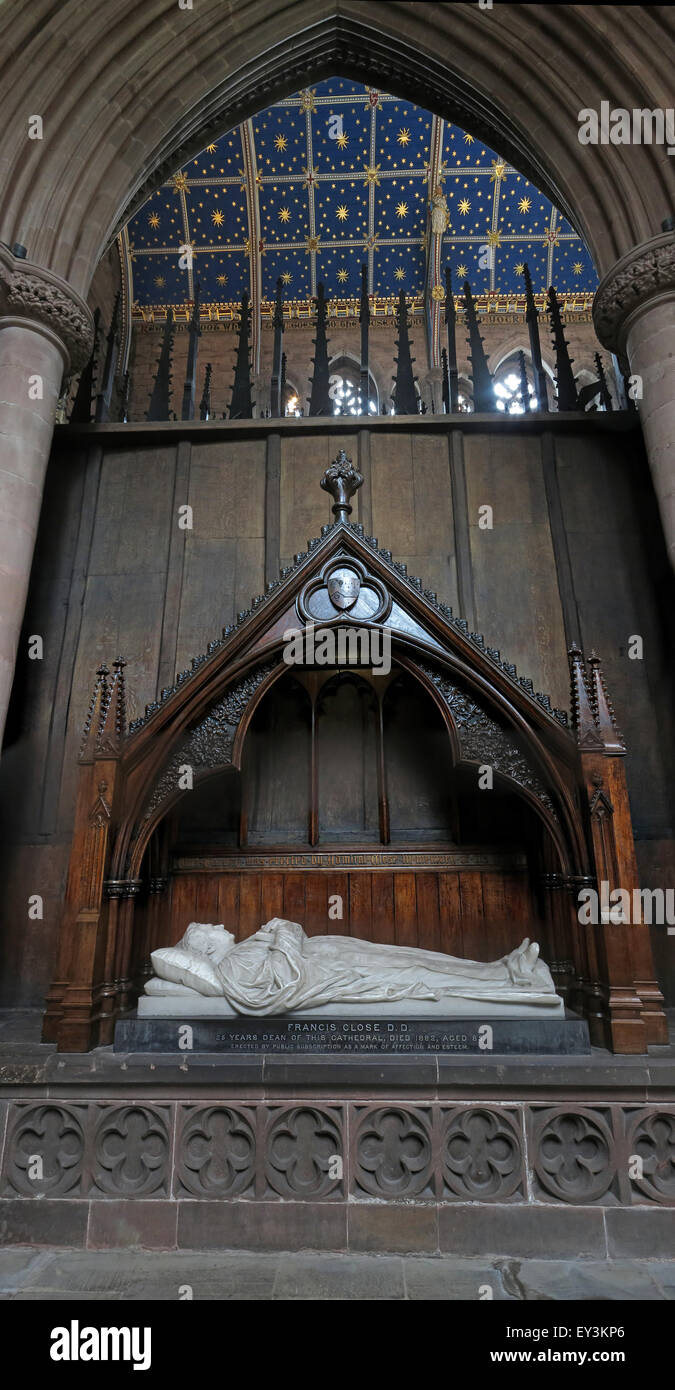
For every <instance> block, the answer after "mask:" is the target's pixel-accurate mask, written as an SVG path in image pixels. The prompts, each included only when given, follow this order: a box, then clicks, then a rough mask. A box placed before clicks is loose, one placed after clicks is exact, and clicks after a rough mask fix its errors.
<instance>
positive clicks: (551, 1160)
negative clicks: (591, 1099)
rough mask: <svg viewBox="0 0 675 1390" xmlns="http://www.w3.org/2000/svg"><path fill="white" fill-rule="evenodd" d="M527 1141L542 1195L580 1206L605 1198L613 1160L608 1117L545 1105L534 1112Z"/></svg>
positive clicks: (610, 1183)
mask: <svg viewBox="0 0 675 1390" xmlns="http://www.w3.org/2000/svg"><path fill="white" fill-rule="evenodd" d="M532 1139H533V1145H534V1169H535V1173H536V1176H537V1178H538V1181H539V1184H540V1186H541V1189H542V1190H543V1192H544V1193H548V1194H549V1195H550V1196H551V1197H554V1198H556V1199H557V1200H558V1201H562V1202H572V1203H581V1204H587V1203H589V1202H597V1201H598V1200H600V1199H602V1198H604V1197H605V1196H606V1195H609V1194H610V1189H611V1188H613V1186H615V1183H616V1176H617V1162H616V1153H615V1145H614V1138H613V1135H612V1131H611V1128H610V1123H609V1116H608V1115H604V1114H603V1113H602V1112H601V1111H599V1110H587V1109H579V1110H573V1109H570V1108H567V1107H564V1106H556V1107H554V1108H553V1109H548V1108H547V1107H546V1108H544V1109H543V1110H541V1111H537V1112H535V1114H534V1117H533V1131H532Z"/></svg>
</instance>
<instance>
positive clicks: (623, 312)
mask: <svg viewBox="0 0 675 1390" xmlns="http://www.w3.org/2000/svg"><path fill="white" fill-rule="evenodd" d="M668 291H672V292H673V293H675V234H673V233H672V232H667V233H665V234H664V235H663V236H658V237H654V238H653V239H652V240H651V241H648V242H645V243H644V244H643V245H642V246H637V247H635V249H634V250H633V251H630V252H629V253H628V255H627V256H624V257H623V258H622V260H620V261H618V262H617V264H616V265H615V266H614V268H613V269H612V270H610V272H609V275H606V276H605V279H604V280H603V281H602V283H601V284H600V286H599V287H598V291H597V294H596V296H595V301H594V304H593V322H594V324H595V331H596V333H597V335H598V338H599V339H600V342H601V343H602V344H603V347H606V348H611V349H612V350H613V351H616V350H617V348H618V349H622V347H623V344H622V342H621V330H622V328H623V325H624V324H625V321H626V319H627V318H628V316H629V314H631V313H632V312H633V310H634V309H637V307H638V305H640V304H643V303H646V302H647V301H648V300H650V299H652V298H655V297H656V296H657V295H659V294H664V293H666V292H668Z"/></svg>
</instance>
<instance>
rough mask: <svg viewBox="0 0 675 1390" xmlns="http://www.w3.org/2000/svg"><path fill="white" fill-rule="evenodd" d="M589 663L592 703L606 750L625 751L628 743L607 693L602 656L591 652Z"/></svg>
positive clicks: (617, 752) (616, 752) (611, 751)
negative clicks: (618, 724) (618, 725)
mask: <svg viewBox="0 0 675 1390" xmlns="http://www.w3.org/2000/svg"><path fill="white" fill-rule="evenodd" d="M588 664H589V666H590V668H591V691H590V694H591V703H592V706H593V713H594V715H595V719H596V723H597V727H598V733H599V735H600V738H601V739H602V742H603V744H604V748H605V752H606V753H615V754H619V753H625V751H626V744H625V741H624V738H623V735H622V734H621V733H620V731H619V729H618V728H617V724H616V718H615V715H614V708H613V705H612V702H611V700H610V698H609V695H608V693H607V686H606V685H605V677H604V675H603V673H602V666H601V664H600V657H599V656H596V654H595V652H591V654H590V656H589V658H588Z"/></svg>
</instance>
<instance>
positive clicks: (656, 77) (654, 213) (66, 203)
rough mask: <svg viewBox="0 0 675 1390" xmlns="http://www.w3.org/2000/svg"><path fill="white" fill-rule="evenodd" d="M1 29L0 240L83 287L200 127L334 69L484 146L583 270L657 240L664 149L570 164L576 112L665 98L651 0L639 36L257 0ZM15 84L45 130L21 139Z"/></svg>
mask: <svg viewBox="0 0 675 1390" xmlns="http://www.w3.org/2000/svg"><path fill="white" fill-rule="evenodd" d="M10 23H11V25H12V33H11V41H8V42H6V43H5V44H4V45H3V44H2V43H0V51H2V50H3V48H4V50H5V51H6V53H7V61H8V62H9V61H11V62H12V63H13V64H14V71H13V77H14V80H13V81H12V82H5V83H0V91H2V93H3V95H2V98H1V99H0V114H1V115H2V125H3V132H4V138H5V150H6V152H7V161H8V167H7V170H6V177H5V190H6V192H5V196H4V199H3V204H2V208H1V209H0V238H1V239H2V240H3V241H5V243H6V244H7V245H12V244H13V243H14V242H15V241H21V242H22V243H23V244H24V245H27V246H28V249H29V255H30V256H31V258H32V259H33V260H34V261H35V263H37V264H40V265H43V266H45V267H48V268H50V269H51V270H53V271H54V273H56V274H58V275H61V276H64V277H65V278H66V279H67V280H69V281H70V283H71V284H72V285H73V287H74V288H75V289H76V290H78V291H80V292H83V293H86V292H87V290H88V287H89V284H90V282H91V277H92V275H93V272H94V269H95V266H96V264H97V262H98V260H99V259H100V256H101V254H102V252H103V251H104V249H105V246H106V244H108V243H109V242H110V241H111V240H112V238H113V237H114V235H115V234H116V232H117V231H118V230H119V228H120V226H121V225H122V224H123V222H124V221H125V220H126V219H127V218H128V216H129V215H130V214H131V213H132V212H133V211H134V210H135V209H136V208H138V207H139V206H140V205H141V204H142V202H143V201H144V200H145V198H146V197H147V196H148V194H149V192H150V191H152V189H153V188H155V187H156V186H157V185H158V184H159V183H161V182H162V181H164V180H165V179H166V178H168V177H169V176H170V175H171V174H172V173H173V172H175V170H176V169H177V168H178V167H179V166H180V164H181V163H183V162H185V161H186V160H188V159H189V158H191V157H193V156H194V155H195V154H196V153H197V152H198V151H199V149H201V148H202V147H203V145H204V143H205V141H206V140H208V137H209V132H211V133H214V134H219V133H222V132H223V131H224V130H226V129H228V128H231V127H232V126H234V125H237V124H239V123H240V122H241V121H243V120H245V119H247V118H248V117H250V116H251V115H253V114H254V112H255V111H256V110H259V109H260V108H261V106H264V105H265V104H266V103H267V102H269V101H274V100H275V99H277V98H278V97H281V96H283V95H287V94H288V93H289V92H291V91H293V90H295V89H297V88H298V87H302V86H304V85H306V84H307V83H310V82H312V81H318V80H320V79H321V78H322V77H326V76H329V75H332V74H334V73H335V72H343V73H344V74H345V76H347V77H349V76H352V77H354V78H358V79H359V80H363V81H366V82H368V83H369V84H371V85H373V86H376V85H377V84H380V85H381V86H382V87H383V88H386V89H389V90H394V91H397V92H400V94H401V96H403V97H409V98H410V99H413V100H415V99H418V98H420V97H421V95H422V94H423V95H424V104H426V105H431V106H432V107H433V109H435V110H436V111H437V112H438V114H439V115H442V116H443V115H445V116H447V117H449V118H450V117H451V118H453V119H456V120H457V121H459V122H460V123H464V124H465V125H466V126H468V127H469V128H470V129H471V130H472V131H473V132H475V134H476V135H477V136H478V137H480V138H484V139H485V140H486V141H487V142H488V143H489V144H490V145H492V146H496V147H497V148H498V149H499V150H500V152H501V153H503V155H504V156H505V157H506V158H508V159H509V160H512V161H513V162H514V163H515V165H516V167H519V168H521V169H522V171H523V173H525V174H526V175H527V176H528V177H531V178H532V180H533V182H534V183H535V184H536V186H538V187H541V188H542V189H543V190H544V191H545V192H546V193H547V194H548V196H550V197H551V198H552V200H553V201H554V203H556V205H557V206H559V207H560V208H561V210H562V211H563V212H564V213H565V215H566V216H568V217H569V218H570V219H571V220H572V221H573V222H574V223H575V225H577V226H578V227H579V230H580V232H581V234H582V235H583V236H584V237H585V239H586V240H587V242H588V244H589V246H590V248H591V251H592V253H593V254H594V256H595V259H596V264H597V266H598V270H599V272H600V273H601V274H603V273H605V272H606V271H608V270H609V269H610V268H611V266H612V265H613V263H614V262H615V261H616V259H617V257H618V256H621V255H623V254H625V253H626V252H627V251H629V250H630V249H631V248H632V247H633V246H634V245H636V244H639V243H641V242H643V241H645V240H646V239H648V238H649V237H650V236H653V235H654V234H655V233H657V232H658V230H659V226H660V221H661V218H662V215H663V209H666V208H667V206H668V203H669V198H668V179H669V175H670V170H669V169H668V168H667V166H668V162H669V161H668V159H667V157H666V154H665V150H663V149H659V148H656V147H651V146H650V147H647V148H645V149H644V150H642V149H640V150H637V151H636V150H635V149H633V148H631V147H617V146H614V145H608V146H603V147H598V148H597V149H594V150H593V151H592V157H590V156H589V152H588V149H586V148H582V147H581V146H580V145H579V143H578V138H577V132H578V110H579V108H581V107H583V106H584V105H586V106H590V107H592V108H595V109H599V107H600V101H601V100H602V99H603V97H606V95H607V92H608V91H611V90H614V89H616V90H620V91H621V93H622V98H623V101H624V103H625V105H626V106H627V107H629V108H632V107H651V106H655V105H656V106H658V105H661V106H663V107H666V106H667V105H668V100H669V78H670V70H669V48H670V42H671V34H672V28H671V25H672V21H671V20H669V18H668V15H667V10H666V7H663V6H652V7H650V8H648V9H646V10H644V11H643V12H642V13H641V15H640V24H639V29H638V27H637V26H636V22H635V19H634V16H633V14H632V12H631V10H630V9H628V10H627V11H625V12H617V11H613V12H612V14H611V16H609V17H608V16H607V15H606V14H605V12H604V10H603V7H601V6H596V7H583V6H569V7H566V6H552V7H549V8H548V10H547V12H546V14H545V15H544V13H543V11H542V10H540V9H539V8H538V7H537V6H525V5H524V6H518V5H502V6H496V7H495V9H494V13H493V12H490V15H489V16H488V18H487V19H486V16H485V14H484V12H482V11H481V10H480V9H479V8H478V6H468V5H463V4H448V5H442V6H439V5H432V4H406V3H389V2H387V3H379V4H378V5H377V6H375V5H373V3H372V0H369V2H368V3H363V2H362V0H346V3H344V2H343V3H338V0H295V3H292V4H288V3H285V0H270V2H269V3H268V4H266V5H265V6H264V7H263V10H261V7H260V6H259V5H258V4H255V3H253V0H243V3H241V4H239V5H238V6H237V7H236V12H235V10H233V9H232V7H229V8H227V7H224V6H223V5H222V3H221V0H200V4H199V6H198V7H196V8H195V11H194V13H187V12H185V11H182V10H180V9H179V7H178V5H176V4H175V3H170V0H153V3H152V5H146V6H142V7H139V6H138V5H136V4H135V3H133V0H115V3H114V5H110V6H108V7H106V8H105V10H104V9H103V8H102V7H100V6H99V7H96V6H87V5H84V4H82V3H81V0H63V3H62V4H61V5H60V6H59V7H58V14H57V11H56V9H55V7H54V6H53V4H52V3H51V0H34V3H33V4H32V5H31V7H30V14H26V15H25V16H24V17H22V18H21V20H20V22H19V21H17V18H16V16H14V15H13V16H12V17H11V18H10V16H9V15H4V17H3V18H2V20H0V38H2V37H6V36H5V34H4V29H5V28H7V27H8V26H9V24H10ZM17 24H18V31H17ZM74 32H76V33H77V34H78V41H79V43H80V46H81V51H82V52H85V51H87V52H90V53H92V52H95V53H96V54H97V63H96V64H95V65H94V66H93V67H92V65H91V64H89V65H87V64H84V65H82V64H80V65H79V67H78V69H77V71H71V70H70V69H69V70H68V73H67V76H66V75H64V76H63V77H61V74H62V73H63V51H64V50H63V44H64V34H72V33H74ZM177 52H180V55H181V85H180V94H179V100H180V115H179V116H178V118H177V117H176V86H175V62H176V53H177ZM17 54H19V55H20V56H19V58H18V59H17V57H16V55H17ZM589 55H591V57H589ZM17 62H18V63H19V66H18V67H17V66H16V64H17ZM223 73H225V74H226V76H225V77H223ZM460 74H461V75H460ZM582 78H583V81H582ZM582 88H583V90H582ZM22 90H30V91H31V92H32V93H33V101H34V105H35V107H36V109H38V110H39V111H40V112H41V113H43V115H44V120H45V123H46V125H47V127H48V128H49V129H50V131H51V138H50V139H49V140H45V141H44V142H34V143H33V144H32V147H31V148H30V149H28V150H27V148H26V138H25V115H24V109H23V105H22V103H21V101H20V100H18V99H17V96H16V93H17V92H18V91H22ZM647 98H649V99H647ZM516 109H519V110H520V113H521V114H520V118H519V121H518V122H516V121H515V120H514V118H513V117H512V116H511V115H510V114H509V113H510V112H512V111H514V110H516ZM554 170H555V173H553V171H554ZM617 189H620V190H621V194H622V196H620V197H619V198H618V199H617V196H616V190H617Z"/></svg>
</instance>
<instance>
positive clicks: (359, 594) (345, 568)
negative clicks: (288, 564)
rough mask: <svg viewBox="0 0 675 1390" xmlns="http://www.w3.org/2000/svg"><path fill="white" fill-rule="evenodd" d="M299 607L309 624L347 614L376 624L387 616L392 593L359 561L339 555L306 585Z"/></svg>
mask: <svg viewBox="0 0 675 1390" xmlns="http://www.w3.org/2000/svg"><path fill="white" fill-rule="evenodd" d="M297 607H298V614H299V616H300V617H301V618H302V619H303V620H304V622H306V623H307V622H310V623H317V622H321V623H328V622H330V621H331V619H337V618H339V617H340V616H341V615H342V614H344V613H348V614H349V617H350V618H352V619H354V621H357V620H358V621H360V622H370V623H377V622H381V621H382V620H383V619H384V618H386V617H387V615H388V613H389V609H390V608H391V596H390V594H389V593H388V592H387V590H386V588H385V586H384V584H382V582H381V581H380V580H379V579H376V578H375V576H374V575H373V574H369V572H368V570H367V569H366V567H365V565H363V564H362V563H361V561H360V560H356V559H354V558H353V556H351V555H337V556H334V557H333V559H332V560H330V561H329V562H328V564H327V565H324V567H323V569H322V571H321V574H320V575H318V576H317V577H316V579H310V581H309V583H308V584H306V585H305V587H304V589H303V590H302V593H301V594H300V596H299V598H298V604H297Z"/></svg>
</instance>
